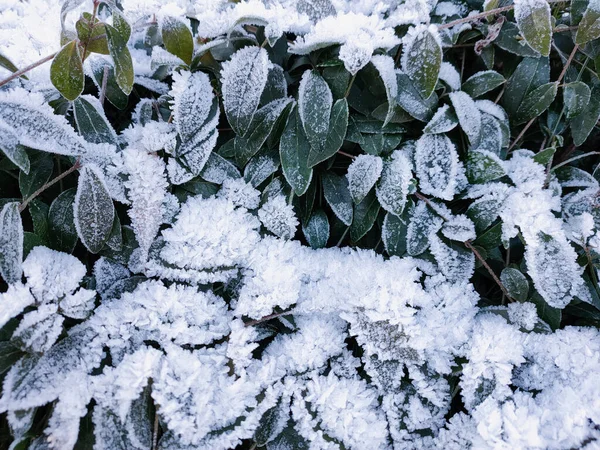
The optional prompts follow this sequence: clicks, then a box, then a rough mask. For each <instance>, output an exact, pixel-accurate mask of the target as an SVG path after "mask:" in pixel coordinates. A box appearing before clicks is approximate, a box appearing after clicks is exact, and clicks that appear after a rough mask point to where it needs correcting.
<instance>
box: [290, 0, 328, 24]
mask: <svg viewBox="0 0 600 450" xmlns="http://www.w3.org/2000/svg"><path fill="white" fill-rule="evenodd" d="M297 8H298V12H300V13H304V14H307V15H308V17H310V20H311V22H313V23H317V22H318V21H319V20H321V19H323V18H324V17H327V16H332V15H335V13H336V9H335V6H333V3H332V2H331V0H298V6H297Z"/></svg>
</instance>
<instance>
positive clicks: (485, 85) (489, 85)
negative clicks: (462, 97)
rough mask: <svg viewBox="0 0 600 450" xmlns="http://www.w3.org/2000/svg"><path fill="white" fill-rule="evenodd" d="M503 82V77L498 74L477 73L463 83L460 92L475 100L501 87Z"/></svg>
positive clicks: (488, 72)
mask: <svg viewBox="0 0 600 450" xmlns="http://www.w3.org/2000/svg"><path fill="white" fill-rule="evenodd" d="M505 82H506V80H505V79H504V77H503V76H502V75H500V74H499V73H498V72H496V71H494V70H486V71H484V72H477V73H476V74H475V75H473V76H472V77H470V78H469V79H468V80H467V81H465V82H464V83H463V85H462V90H463V91H465V92H466V93H467V94H469V95H470V96H471V97H473V98H475V97H479V96H481V95H483V94H485V93H487V92H489V91H491V90H494V89H496V88H497V87H498V86H502V85H503V84H504V83H505Z"/></svg>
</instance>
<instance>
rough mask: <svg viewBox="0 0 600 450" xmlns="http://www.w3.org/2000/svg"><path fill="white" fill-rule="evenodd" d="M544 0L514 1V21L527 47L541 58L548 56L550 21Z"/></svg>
mask: <svg viewBox="0 0 600 450" xmlns="http://www.w3.org/2000/svg"><path fill="white" fill-rule="evenodd" d="M550 17H551V12H550V5H548V2H547V1H546V0H516V1H515V19H516V20H517V25H518V26H519V31H521V34H522V35H523V37H524V38H525V40H526V41H527V43H528V44H529V46H530V47H531V48H532V49H534V50H536V51H538V52H540V53H541V54H542V55H543V56H548V55H549V54H550V45H551V44H552V21H551V18H550Z"/></svg>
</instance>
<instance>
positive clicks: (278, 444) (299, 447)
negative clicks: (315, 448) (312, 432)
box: [267, 420, 309, 450]
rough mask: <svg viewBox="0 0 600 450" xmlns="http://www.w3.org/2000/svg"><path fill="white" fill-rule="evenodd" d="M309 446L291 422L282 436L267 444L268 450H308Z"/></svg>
mask: <svg viewBox="0 0 600 450" xmlns="http://www.w3.org/2000/svg"><path fill="white" fill-rule="evenodd" d="M308 448H309V444H308V442H306V441H305V440H304V438H303V437H302V436H300V435H299V434H298V432H297V431H296V429H295V428H294V423H293V422H292V421H291V420H290V421H289V422H288V425H287V426H286V427H285V428H284V429H283V431H282V432H281V434H279V436H277V437H276V438H275V439H274V440H273V441H271V442H269V443H268V444H267V450H284V449H294V450H308Z"/></svg>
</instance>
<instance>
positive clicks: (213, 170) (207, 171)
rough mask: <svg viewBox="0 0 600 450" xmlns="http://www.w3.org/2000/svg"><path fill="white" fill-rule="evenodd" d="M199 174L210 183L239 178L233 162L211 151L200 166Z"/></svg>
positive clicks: (220, 182)
mask: <svg viewBox="0 0 600 450" xmlns="http://www.w3.org/2000/svg"><path fill="white" fill-rule="evenodd" d="M200 176H201V177H202V179H204V180H206V181H208V182H210V183H216V184H223V182H224V181H225V180H229V179H236V178H240V176H241V175H240V171H239V170H238V169H237V167H235V165H234V164H233V163H231V162H230V161H229V160H227V159H225V158H223V157H222V156H219V155H218V154H217V153H214V152H213V153H211V154H210V156H209V157H208V160H207V161H206V164H205V165H204V167H203V168H202V172H200Z"/></svg>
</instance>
